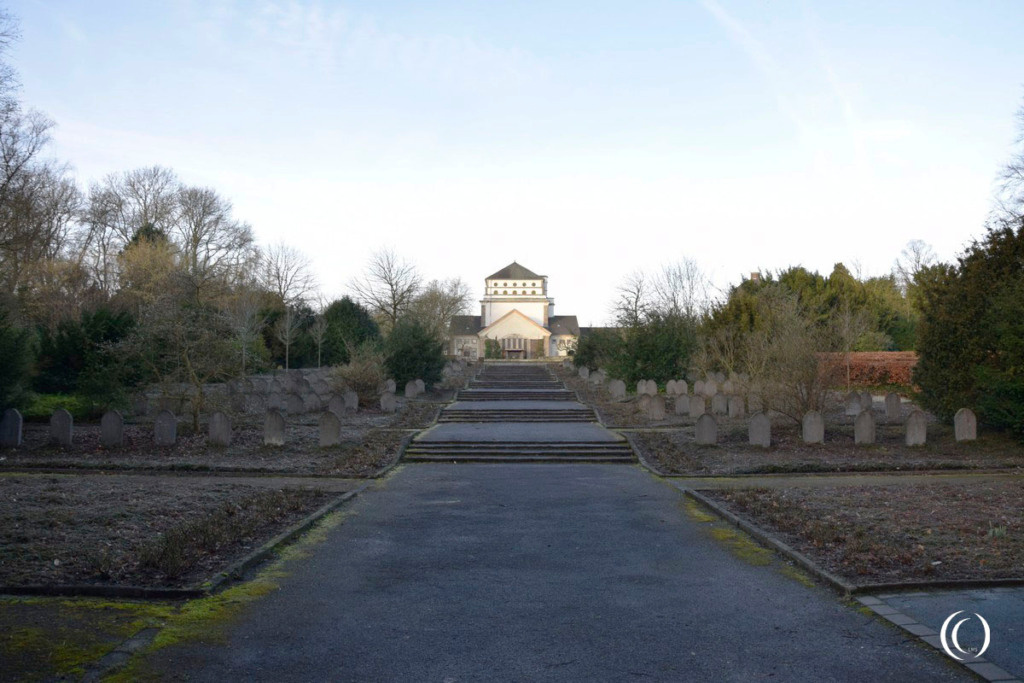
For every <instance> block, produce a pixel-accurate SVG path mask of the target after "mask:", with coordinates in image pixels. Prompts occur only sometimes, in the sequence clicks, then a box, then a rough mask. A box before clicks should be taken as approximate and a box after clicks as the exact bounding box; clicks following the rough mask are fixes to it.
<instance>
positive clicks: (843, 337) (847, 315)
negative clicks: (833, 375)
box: [819, 299, 874, 389]
mask: <svg viewBox="0 0 1024 683" xmlns="http://www.w3.org/2000/svg"><path fill="white" fill-rule="evenodd" d="M830 327H831V331H832V338H833V340H834V344H835V347H837V348H838V349H839V351H841V352H842V354H843V364H844V366H845V368H846V388H847V389H849V388H850V358H851V354H852V353H853V350H854V348H856V346H857V342H858V341H860V339H861V337H863V336H864V335H865V334H868V333H869V332H871V331H872V330H873V329H874V325H873V324H872V321H871V316H870V315H869V314H868V312H867V311H865V310H864V309H856V310H854V309H853V308H852V307H851V306H850V302H849V300H847V299H844V300H843V303H842V305H841V306H840V307H839V308H837V309H836V311H835V313H834V315H833V316H832V320H831V325H830ZM821 350H824V349H819V351H821Z"/></svg>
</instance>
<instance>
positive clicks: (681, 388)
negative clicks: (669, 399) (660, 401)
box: [676, 379, 690, 396]
mask: <svg viewBox="0 0 1024 683" xmlns="http://www.w3.org/2000/svg"><path fill="white" fill-rule="evenodd" d="M688 393H690V387H688V386H686V380H685V379H677V380H676V396H686V395H687V394H688Z"/></svg>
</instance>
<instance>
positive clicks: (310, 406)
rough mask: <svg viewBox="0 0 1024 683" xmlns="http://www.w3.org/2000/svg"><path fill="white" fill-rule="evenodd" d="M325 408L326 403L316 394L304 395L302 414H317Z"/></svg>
mask: <svg viewBox="0 0 1024 683" xmlns="http://www.w3.org/2000/svg"><path fill="white" fill-rule="evenodd" d="M323 407H324V402H323V401H321V400H320V397H319V396H317V395H316V394H303V395H302V412H304V413H316V412H319V411H320V410H321V409H323Z"/></svg>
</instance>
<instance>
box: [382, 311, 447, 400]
mask: <svg viewBox="0 0 1024 683" xmlns="http://www.w3.org/2000/svg"><path fill="white" fill-rule="evenodd" d="M384 363H385V365H386V366H387V369H388V372H389V373H390V374H391V376H392V377H393V378H394V380H395V382H397V383H398V386H402V385H403V384H405V383H406V382H408V381H409V380H412V379H422V380H423V381H424V382H425V383H426V384H427V385H431V384H435V383H436V382H437V381H438V380H439V379H441V369H442V368H444V344H442V343H441V342H439V341H437V339H436V338H435V337H434V336H433V335H432V334H430V332H429V331H428V330H427V329H426V328H425V327H423V325H421V324H419V323H418V322H413V321H408V320H399V321H398V324H397V325H395V327H394V329H393V330H391V334H390V335H388V340H387V342H386V343H385V346H384Z"/></svg>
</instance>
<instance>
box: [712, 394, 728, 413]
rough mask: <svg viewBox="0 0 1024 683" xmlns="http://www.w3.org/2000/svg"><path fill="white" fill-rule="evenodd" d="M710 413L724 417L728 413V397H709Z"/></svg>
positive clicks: (720, 395)
mask: <svg viewBox="0 0 1024 683" xmlns="http://www.w3.org/2000/svg"><path fill="white" fill-rule="evenodd" d="M711 412H712V413H714V414H715V415H725V414H727V413H728V412H729V397H728V396H726V395H725V394H715V395H714V396H712V397H711Z"/></svg>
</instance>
